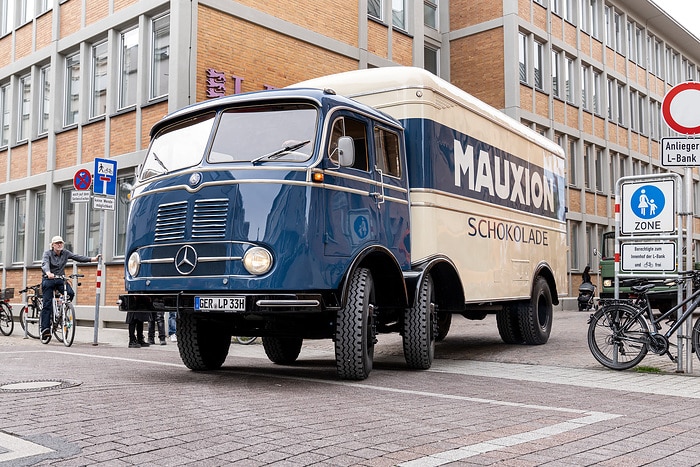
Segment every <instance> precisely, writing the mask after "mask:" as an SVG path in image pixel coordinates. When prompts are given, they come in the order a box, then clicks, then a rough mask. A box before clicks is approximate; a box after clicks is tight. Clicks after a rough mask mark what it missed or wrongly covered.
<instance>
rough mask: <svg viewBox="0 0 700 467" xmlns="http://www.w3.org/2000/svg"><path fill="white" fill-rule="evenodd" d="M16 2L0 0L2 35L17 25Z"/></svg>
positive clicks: (0, 32)
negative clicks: (15, 19)
mask: <svg viewBox="0 0 700 467" xmlns="http://www.w3.org/2000/svg"><path fill="white" fill-rule="evenodd" d="M14 18H15V2H14V0H2V1H0V35H1V36H4V35H5V34H7V33H9V32H10V31H12V28H13V27H14V26H15V21H14Z"/></svg>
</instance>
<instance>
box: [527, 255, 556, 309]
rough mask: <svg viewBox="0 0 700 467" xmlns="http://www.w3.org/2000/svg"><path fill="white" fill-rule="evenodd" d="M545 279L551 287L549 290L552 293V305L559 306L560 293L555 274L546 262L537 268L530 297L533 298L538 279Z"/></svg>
mask: <svg viewBox="0 0 700 467" xmlns="http://www.w3.org/2000/svg"><path fill="white" fill-rule="evenodd" d="M540 276H541V277H544V278H545V280H546V281H547V285H548V286H549V290H550V292H551V293H552V304H553V305H559V291H558V290H557V282H556V281H555V280H554V273H553V272H552V268H551V267H550V265H549V263H547V262H546V261H542V262H540V263H539V264H538V265H537V267H536V268H535V273H534V274H533V275H532V283H531V284H530V296H532V293H533V290H534V287H535V282H536V281H537V278H538V277H540Z"/></svg>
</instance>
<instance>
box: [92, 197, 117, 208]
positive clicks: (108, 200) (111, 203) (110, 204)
mask: <svg viewBox="0 0 700 467" xmlns="http://www.w3.org/2000/svg"><path fill="white" fill-rule="evenodd" d="M115 205H116V203H115V199H114V197H112V196H109V197H107V196H95V197H94V198H93V199H92V207H93V208H95V209H104V210H108V211H114V207H115Z"/></svg>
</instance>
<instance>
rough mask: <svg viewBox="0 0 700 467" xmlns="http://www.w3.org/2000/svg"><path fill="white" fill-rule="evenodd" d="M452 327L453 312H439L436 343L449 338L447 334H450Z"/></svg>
mask: <svg viewBox="0 0 700 467" xmlns="http://www.w3.org/2000/svg"><path fill="white" fill-rule="evenodd" d="M451 325H452V312H451V311H441V310H438V312H437V331H436V333H435V342H440V341H441V340H443V339H444V338H445V337H447V333H448V332H450V326H451Z"/></svg>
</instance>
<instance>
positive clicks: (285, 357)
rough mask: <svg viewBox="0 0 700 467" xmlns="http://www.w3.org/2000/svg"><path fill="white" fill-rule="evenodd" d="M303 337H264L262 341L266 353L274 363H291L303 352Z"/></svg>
mask: <svg viewBox="0 0 700 467" xmlns="http://www.w3.org/2000/svg"><path fill="white" fill-rule="evenodd" d="M302 342H303V339H302V338H301V337H263V338H262V343H263V348H264V349H265V355H267V358H269V359H270V361H271V362H272V363H276V364H278V365H291V364H292V363H294V362H295V361H296V360H297V357H299V352H301V344H302Z"/></svg>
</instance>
